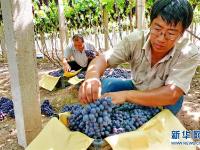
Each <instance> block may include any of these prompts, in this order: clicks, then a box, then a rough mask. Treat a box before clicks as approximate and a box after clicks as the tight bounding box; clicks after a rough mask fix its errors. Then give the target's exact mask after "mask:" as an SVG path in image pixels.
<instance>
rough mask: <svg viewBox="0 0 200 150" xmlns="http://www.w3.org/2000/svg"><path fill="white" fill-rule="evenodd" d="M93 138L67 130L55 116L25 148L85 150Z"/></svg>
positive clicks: (29, 149) (30, 149) (31, 149)
mask: <svg viewBox="0 0 200 150" xmlns="http://www.w3.org/2000/svg"><path fill="white" fill-rule="evenodd" d="M92 142H93V139H91V138H89V137H87V136H86V135H84V134H82V133H80V132H71V131H69V130H68V129H67V128H66V127H65V126H64V125H63V124H62V123H61V122H60V121H59V120H58V119H57V118H52V119H51V120H50V121H49V122H48V123H47V125H46V126H45V127H44V129H43V130H42V131H41V132H40V133H39V135H38V136H37V137H36V138H35V139H34V140H33V141H32V142H31V144H29V146H28V147H27V148H26V149H25V150H86V149H87V147H89V145H90V144H91V143H92Z"/></svg>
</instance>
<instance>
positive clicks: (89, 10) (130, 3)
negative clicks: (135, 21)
mask: <svg viewBox="0 0 200 150" xmlns="http://www.w3.org/2000/svg"><path fill="white" fill-rule="evenodd" d="M189 1H190V3H191V4H192V6H193V7H194V8H195V9H194V22H200V13H199V11H200V1H199V0H189ZM154 2H155V0H147V1H146V3H145V8H146V10H145V16H146V18H147V19H149V15H150V11H151V7H152V5H153V3H154ZM48 4H49V5H48V6H46V5H44V4H43V5H42V6H40V1H39V0H34V2H33V5H34V24H35V31H36V32H37V33H39V32H45V33H51V32H54V31H57V29H58V6H57V5H56V3H55V2H54V0H52V1H49V2H48ZM63 4H64V13H65V18H66V22H67V26H68V29H69V30H70V29H75V30H77V29H88V28H91V27H93V26H101V25H102V9H103V8H104V9H106V11H107V12H108V15H109V22H111V23H116V22H118V19H120V20H126V19H127V18H128V17H129V15H130V14H131V13H132V15H135V7H136V1H135V0H63Z"/></svg>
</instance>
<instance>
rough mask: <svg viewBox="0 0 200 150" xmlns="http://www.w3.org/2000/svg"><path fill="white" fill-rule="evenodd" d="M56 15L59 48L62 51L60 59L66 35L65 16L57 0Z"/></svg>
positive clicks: (61, 4) (60, 3) (60, 2)
mask: <svg viewBox="0 0 200 150" xmlns="http://www.w3.org/2000/svg"><path fill="white" fill-rule="evenodd" d="M58 15H59V17H58V18H59V33H60V48H61V51H62V57H63V55H64V49H65V48H66V46H67V42H66V41H67V35H66V25H65V15H64V8H63V2H62V0H58Z"/></svg>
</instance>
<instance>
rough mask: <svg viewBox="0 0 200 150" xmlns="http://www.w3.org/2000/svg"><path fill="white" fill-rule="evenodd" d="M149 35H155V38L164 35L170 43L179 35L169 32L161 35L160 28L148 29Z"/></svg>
mask: <svg viewBox="0 0 200 150" xmlns="http://www.w3.org/2000/svg"><path fill="white" fill-rule="evenodd" d="M150 33H151V34H153V35H155V36H161V35H162V34H164V37H165V39H166V40H171V41H174V40H176V38H177V37H178V36H179V35H180V34H177V33H171V32H165V33H163V32H162V29H160V28H151V29H150Z"/></svg>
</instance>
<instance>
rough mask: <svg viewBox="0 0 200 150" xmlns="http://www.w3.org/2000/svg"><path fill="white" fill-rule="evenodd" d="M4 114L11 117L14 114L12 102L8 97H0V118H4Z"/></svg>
mask: <svg viewBox="0 0 200 150" xmlns="http://www.w3.org/2000/svg"><path fill="white" fill-rule="evenodd" d="M6 116H10V117H12V118H14V117H15V115H14V108H13V102H12V100H10V99H9V98H6V97H1V99H0V120H4V118H5V117H6Z"/></svg>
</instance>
